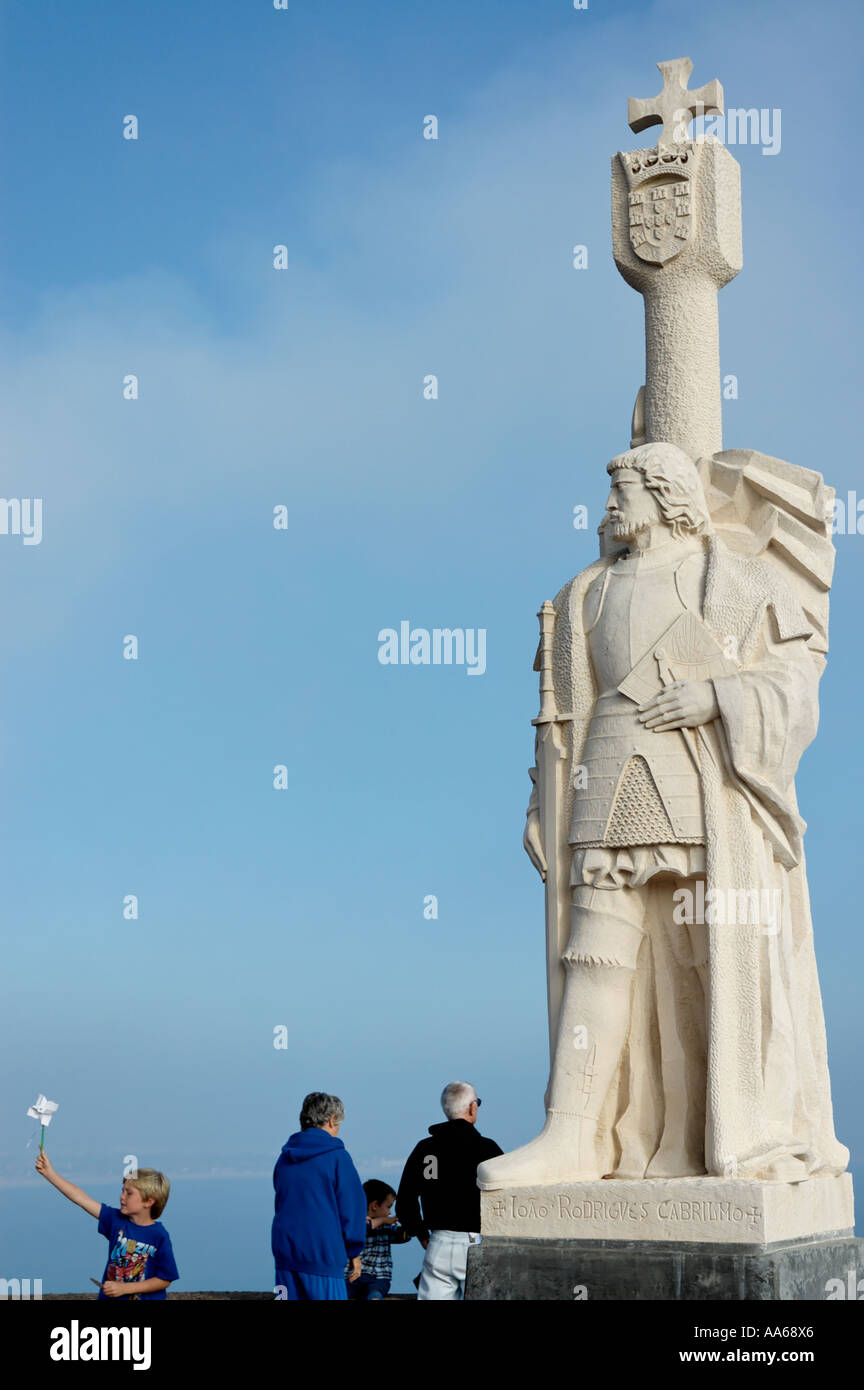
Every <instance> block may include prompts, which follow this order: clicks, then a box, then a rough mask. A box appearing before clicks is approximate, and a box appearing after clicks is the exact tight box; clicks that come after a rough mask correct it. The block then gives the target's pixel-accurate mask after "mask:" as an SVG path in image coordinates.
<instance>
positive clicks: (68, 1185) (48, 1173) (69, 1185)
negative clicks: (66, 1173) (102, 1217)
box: [36, 1149, 102, 1217]
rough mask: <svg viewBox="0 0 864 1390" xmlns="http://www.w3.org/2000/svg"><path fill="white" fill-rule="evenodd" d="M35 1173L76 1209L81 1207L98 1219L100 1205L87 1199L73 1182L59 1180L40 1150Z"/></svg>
mask: <svg viewBox="0 0 864 1390" xmlns="http://www.w3.org/2000/svg"><path fill="white" fill-rule="evenodd" d="M36 1172H37V1173H41V1174H42V1176H43V1178H47V1179H48V1181H49V1182H50V1184H51V1186H52V1187H56V1188H57V1191H58V1192H62V1193H63V1196H64V1197H68V1198H69V1201H70V1202H74V1203H75V1205H76V1207H83V1208H84V1210H85V1211H86V1212H89V1213H90V1215H91V1216H96V1217H98V1215H99V1213H100V1211H101V1210H102V1203H101V1202H97V1201H95V1200H94V1199H93V1198H92V1197H88V1196H87V1193H86V1192H85V1191H84V1189H83V1188H81V1187H76V1186H75V1184H74V1182H68V1181H67V1180H66V1178H61V1176H60V1174H59V1173H57V1172H55V1170H54V1169H53V1168H52V1167H51V1160H50V1158H49V1157H48V1155H47V1154H46V1152H45V1150H44V1149H42V1150H41V1152H40V1154H39V1157H38V1158H37V1160H36Z"/></svg>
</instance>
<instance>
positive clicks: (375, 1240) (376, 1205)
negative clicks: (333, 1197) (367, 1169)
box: [345, 1178, 411, 1303]
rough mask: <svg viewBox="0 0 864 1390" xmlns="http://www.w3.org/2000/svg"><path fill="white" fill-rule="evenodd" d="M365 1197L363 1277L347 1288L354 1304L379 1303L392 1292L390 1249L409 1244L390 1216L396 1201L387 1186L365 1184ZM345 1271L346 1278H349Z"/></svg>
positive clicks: (374, 1181)
mask: <svg viewBox="0 0 864 1390" xmlns="http://www.w3.org/2000/svg"><path fill="white" fill-rule="evenodd" d="M363 1191H364V1192H365V1193H366V1202H367V1207H366V1245H365V1247H364V1250H363V1254H362V1256H361V1257H360V1277H359V1279H357V1278H355V1279H353V1280H352V1281H351V1282H349V1284H348V1297H349V1299H351V1300H352V1301H357V1300H363V1301H365V1302H367V1303H373V1302H374V1303H377V1302H380V1300H381V1299H382V1298H386V1296H387V1294H388V1293H389V1292H390V1280H391V1279H392V1278H393V1257H392V1255H391V1253H390V1247H391V1245H404V1243H405V1241H406V1240H410V1239H411V1237H410V1236H409V1234H408V1232H407V1231H406V1230H404V1228H403V1227H402V1226H400V1225H399V1223H398V1222H397V1220H396V1217H395V1216H391V1215H390V1209H391V1207H392V1206H393V1203H394V1202H395V1201H396V1193H395V1192H394V1191H393V1188H392V1187H388V1186H387V1184H386V1182H381V1181H380V1180H379V1179H378V1178H370V1179H369V1181H368V1182H364V1184H363ZM348 1273H349V1271H348V1270H347V1269H346V1271H345V1275H346V1278H347V1277H348Z"/></svg>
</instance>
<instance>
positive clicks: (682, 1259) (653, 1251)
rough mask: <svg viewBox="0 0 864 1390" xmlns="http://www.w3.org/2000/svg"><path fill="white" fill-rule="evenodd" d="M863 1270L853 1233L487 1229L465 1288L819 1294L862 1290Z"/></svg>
mask: <svg viewBox="0 0 864 1390" xmlns="http://www.w3.org/2000/svg"><path fill="white" fill-rule="evenodd" d="M607 1186H608V1184H607ZM862 1276H864V1241H862V1240H856V1239H855V1237H854V1236H847V1237H837V1236H829V1237H826V1238H825V1239H823V1240H818V1239H817V1240H806V1241H790V1242H787V1243H780V1244H778V1245H773V1246H753V1245H734V1244H731V1243H726V1244H721V1245H717V1244H714V1243H711V1244H685V1243H681V1244H676V1243H675V1242H669V1241H644V1240H640V1241H627V1240H614V1241H603V1240H588V1241H586V1240H543V1239H537V1240H524V1239H523V1240H514V1239H508V1238H506V1237H503V1236H486V1235H484V1236H483V1240H482V1242H481V1244H480V1245H475V1246H472V1247H471V1249H470V1250H469V1251H468V1279H467V1284H466V1291H465V1297H466V1299H471V1300H473V1301H476V1302H481V1301H486V1302H490V1301H491V1302H497V1301H504V1300H508V1301H527V1300H551V1301H554V1302H568V1303H572V1302H574V1301H582V1300H585V1301H588V1302H598V1301H601V1302H615V1301H622V1302H623V1301H626V1300H634V1299H661V1300H669V1301H672V1300H677V1301H682V1302H688V1301H692V1302H702V1301H721V1302H762V1301H772V1300H778V1301H792V1300H797V1299H807V1300H813V1301H820V1302H821V1301H824V1300H828V1299H831V1298H834V1299H837V1298H862V1297H864V1278H862ZM859 1280H860V1281H861V1290H860V1291H859V1290H858V1283H859Z"/></svg>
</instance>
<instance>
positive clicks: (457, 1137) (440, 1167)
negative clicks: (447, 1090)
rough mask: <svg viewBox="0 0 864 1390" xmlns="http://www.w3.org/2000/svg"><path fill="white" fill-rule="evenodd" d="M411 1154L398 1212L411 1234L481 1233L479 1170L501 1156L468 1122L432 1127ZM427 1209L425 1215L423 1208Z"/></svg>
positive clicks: (496, 1146) (491, 1141) (450, 1122)
mask: <svg viewBox="0 0 864 1390" xmlns="http://www.w3.org/2000/svg"><path fill="white" fill-rule="evenodd" d="M429 1134H430V1136H431V1137H430V1138H429V1139H421V1140H420V1143H419V1144H417V1145H416V1146H415V1148H414V1149H413V1150H412V1152H411V1154H410V1155H409V1158H408V1161H407V1163H406V1164H405V1168H404V1170H403V1173H402V1180H401V1182H400V1183H399V1192H398V1194H397V1196H396V1211H397V1213H398V1216H399V1221H400V1222H401V1224H402V1225H403V1226H404V1227H405V1229H406V1230H407V1231H409V1232H410V1234H411V1235H412V1236H422V1237H425V1236H427V1235H428V1234H429V1232H430V1231H479V1230H480V1189H479V1188H478V1186H477V1166H478V1164H480V1163H483V1162H484V1160H485V1159H487V1158H495V1157H496V1155H498V1154H500V1153H501V1150H500V1149H499V1147H498V1145H497V1144H496V1143H495V1140H494V1139H484V1137H483V1135H482V1134H478V1133H477V1127H476V1125H472V1124H469V1123H468V1121H467V1120H445V1121H444V1123H443V1124H440V1125H430V1126H429ZM421 1206H422V1208H423V1211H422V1215H421V1211H420V1208H421Z"/></svg>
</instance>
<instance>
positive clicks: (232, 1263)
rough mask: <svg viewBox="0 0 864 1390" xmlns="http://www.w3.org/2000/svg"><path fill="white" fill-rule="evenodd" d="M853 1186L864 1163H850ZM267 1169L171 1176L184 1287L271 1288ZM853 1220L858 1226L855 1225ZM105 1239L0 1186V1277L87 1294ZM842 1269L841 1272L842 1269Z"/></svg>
mask: <svg viewBox="0 0 864 1390" xmlns="http://www.w3.org/2000/svg"><path fill="white" fill-rule="evenodd" d="M852 1173H853V1178H854V1182H855V1188H856V1192H857V1193H858V1194H859V1199H860V1194H861V1193H862V1191H864V1168H860V1167H859V1168H853V1169H852ZM87 1190H88V1191H89V1192H90V1194H91V1196H93V1197H95V1198H96V1199H97V1200H98V1201H103V1202H108V1203H110V1205H112V1206H116V1205H117V1202H118V1197H119V1193H118V1184H117V1183H116V1182H113V1183H110V1184H108V1183H106V1184H100V1183H90V1184H88V1187H87ZM272 1216H273V1188H272V1185H271V1177H270V1174H269V1173H267V1174H262V1176H261V1177H242V1178H224V1177H220V1178H192V1177H190V1178H183V1177H178V1178H175V1179H174V1180H173V1182H172V1185H171V1198H170V1201H169V1203H168V1206H167V1207H166V1209H165V1217H164V1224H165V1226H166V1227H167V1229H168V1232H169V1234H170V1236H171V1241H172V1244H173V1246H174V1254H175V1258H176V1260H177V1267H178V1269H179V1270H180V1279H179V1280H178V1282H177V1284H176V1285H175V1286H174V1287H175V1288H176V1289H177V1290H178V1292H179V1291H180V1290H183V1289H188V1290H192V1289H247V1290H253V1289H260V1290H262V1291H263V1290H265V1289H272V1287H273V1266H272V1261H271V1257H270V1222H271V1219H272ZM861 1224H862V1223H861V1221H860V1219H859V1222H858V1232H859V1233H860V1231H861ZM106 1254H107V1242H106V1241H105V1239H104V1238H103V1237H102V1236H100V1235H99V1233H98V1231H97V1229H96V1222H95V1220H94V1219H93V1217H91V1216H88V1215H87V1214H86V1212H83V1211H81V1210H80V1208H78V1207H74V1206H73V1205H72V1204H71V1202H69V1201H67V1200H66V1199H65V1198H64V1197H61V1195H60V1194H59V1193H58V1192H56V1191H55V1190H54V1189H53V1188H51V1187H49V1186H48V1184H47V1183H39V1184H38V1186H37V1185H34V1186H29V1185H28V1186H22V1187H5V1186H0V1278H6V1279H16V1278H17V1279H27V1278H29V1279H41V1280H42V1292H43V1293H79V1292H86V1293H90V1292H91V1291H93V1285H92V1284H91V1283H90V1276H91V1275H92V1276H93V1277H94V1278H96V1279H98V1278H100V1277H101V1275H102V1272H103V1269H104V1266H105V1259H106ZM422 1262H423V1251H422V1249H421V1247H420V1245H419V1244H418V1242H417V1241H411V1242H410V1243H409V1244H408V1245H404V1246H397V1247H396V1248H395V1249H394V1251H393V1284H392V1291H393V1293H413V1292H414V1288H413V1284H412V1282H411V1281H412V1279H413V1278H414V1276H415V1275H416V1274H417V1273H419V1270H420V1266H421V1264H422ZM841 1273H842V1271H841Z"/></svg>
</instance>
